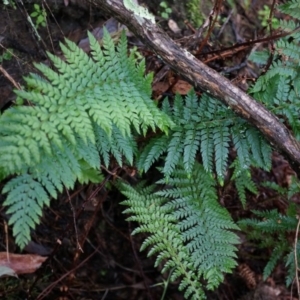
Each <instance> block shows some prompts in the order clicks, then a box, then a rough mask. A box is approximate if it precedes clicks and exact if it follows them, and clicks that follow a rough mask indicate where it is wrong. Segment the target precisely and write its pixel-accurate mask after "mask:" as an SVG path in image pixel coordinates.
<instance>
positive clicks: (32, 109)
mask: <svg viewBox="0 0 300 300" xmlns="http://www.w3.org/2000/svg"><path fill="white" fill-rule="evenodd" d="M89 38H90V45H91V50H92V51H91V57H89V56H88V55H87V54H86V53H84V52H83V51H82V50H81V49H80V48H78V47H77V46H76V45H75V44H74V43H72V42H70V41H68V40H66V41H65V45H63V44H61V49H62V51H63V54H64V56H65V58H66V60H65V61H63V60H61V59H59V58H58V57H56V56H53V55H51V54H50V53H49V54H48V55H49V58H50V60H51V62H52V63H53V65H54V66H55V68H56V71H54V70H52V69H51V68H49V67H47V66H45V65H43V64H37V65H36V68H37V69H38V70H39V71H40V72H41V74H42V75H43V77H41V76H40V75H37V74H31V76H29V77H27V78H25V81H26V83H27V84H28V90H21V91H16V94H17V95H18V97H19V101H20V100H23V101H29V102H28V105H26V106H25V105H20V106H15V107H13V108H10V109H8V110H7V111H5V112H4V113H3V114H2V115H1V117H0V127H1V132H0V157H1V161H0V175H1V176H0V177H1V179H4V178H7V177H10V176H11V175H17V177H15V178H13V179H11V180H10V181H8V182H7V184H6V185H5V186H4V188H3V190H2V192H3V193H7V198H6V200H5V202H4V205H5V206H7V207H8V210H7V213H8V214H10V215H11V217H10V221H9V224H11V225H13V234H14V236H15V237H16V242H17V244H18V245H19V246H21V247H24V246H25V245H26V243H27V242H28V241H29V239H30V229H33V228H34V227H35V224H37V223H38V222H39V218H40V216H41V215H42V208H43V206H44V205H49V199H50V196H51V197H53V198H56V197H57V192H62V190H63V188H64V187H65V188H68V189H71V188H73V187H74V183H75V182H76V180H78V181H79V182H81V183H84V182H87V181H97V182H98V181H101V180H102V176H101V172H100V164H101V161H102V162H103V164H105V165H106V166H108V164H109V159H110V155H111V154H112V155H113V156H114V157H115V158H116V160H117V162H118V163H119V164H120V165H122V157H125V158H126V159H127V161H128V163H131V164H132V162H133V157H134V155H135V153H136V149H137V146H136V143H135V140H134V139H133V136H132V130H133V129H134V131H135V132H137V133H143V134H145V133H146V131H147V129H148V128H152V130H155V128H156V127H158V128H159V129H160V130H162V131H164V132H166V131H167V130H168V127H169V126H171V125H172V123H171V121H170V119H169V118H168V117H167V116H166V115H165V114H164V113H163V112H161V111H160V110H159V109H158V108H157V107H156V105H155V104H154V102H153V101H152V100H151V98H150V96H151V80H152V77H151V74H150V75H148V76H144V71H145V65H144V62H143V61H142V62H141V63H139V64H137V62H136V60H135V59H134V53H132V54H131V55H130V56H129V57H128V55H127V40H126V36H125V34H124V33H123V35H122V38H121V40H120V42H119V43H118V45H117V47H116V48H115V45H114V43H113V41H112V39H111V38H110V36H109V34H108V32H107V31H105V34H104V41H103V49H101V48H100V46H99V44H98V42H97V40H96V39H95V38H94V37H93V35H91V34H89Z"/></svg>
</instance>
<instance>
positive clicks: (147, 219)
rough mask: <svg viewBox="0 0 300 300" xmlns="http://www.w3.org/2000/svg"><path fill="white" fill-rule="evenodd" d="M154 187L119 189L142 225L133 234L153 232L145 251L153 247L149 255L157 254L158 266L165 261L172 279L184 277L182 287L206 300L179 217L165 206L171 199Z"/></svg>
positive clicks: (122, 185) (194, 295)
mask: <svg viewBox="0 0 300 300" xmlns="http://www.w3.org/2000/svg"><path fill="white" fill-rule="evenodd" d="M154 188H155V187H154V186H151V187H146V188H145V189H144V188H142V189H141V188H138V190H137V189H134V188H133V187H131V186H129V185H126V184H123V183H121V184H119V189H120V190H121V192H122V193H123V194H124V195H125V196H126V197H127V198H128V199H127V200H125V201H123V202H122V204H123V205H126V206H127V207H128V208H127V209H126V210H125V211H124V213H129V214H131V215H132V216H131V217H129V219H128V220H131V221H137V222H139V224H140V226H139V227H138V228H137V229H136V230H135V231H134V232H133V234H136V233H140V232H147V233H150V236H149V237H148V238H147V239H146V240H145V241H144V243H143V244H142V247H141V250H143V249H145V248H148V247H150V250H149V254H148V255H153V254H157V259H156V263H155V265H156V266H157V265H158V264H159V263H161V262H164V268H163V271H162V272H166V271H167V270H170V269H173V268H174V270H173V273H172V276H171V279H172V280H175V279H176V278H179V277H181V278H183V279H182V281H181V284H180V287H179V289H180V290H185V293H186V296H187V297H191V299H204V298H205V295H204V292H203V288H202V287H201V285H200V282H199V280H198V278H197V277H196V276H195V271H196V270H195V269H194V268H193V267H192V265H191V263H190V261H189V255H188V251H187V249H186V247H185V245H184V242H183V239H182V235H181V233H180V230H179V228H178V226H177V225H176V218H175V216H174V215H172V211H171V210H170V209H169V208H168V207H166V206H164V205H163V204H164V203H165V202H166V201H168V199H166V198H164V197H160V196H159V195H157V194H153V193H151V191H153V189H154Z"/></svg>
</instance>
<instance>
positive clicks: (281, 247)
mask: <svg viewBox="0 0 300 300" xmlns="http://www.w3.org/2000/svg"><path fill="white" fill-rule="evenodd" d="M287 250H289V245H288V243H287V241H286V240H283V241H282V240H279V241H278V243H277V245H276V247H275V248H274V249H273V251H272V254H271V257H270V259H269V261H268V263H267V265H266V266H265V267H264V272H263V279H264V280H266V279H267V278H268V277H269V276H270V275H271V273H272V272H273V271H274V269H275V267H276V265H277V263H278V261H279V259H280V258H282V256H283V254H285V253H286V251H287Z"/></svg>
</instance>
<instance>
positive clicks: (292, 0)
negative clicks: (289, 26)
mask: <svg viewBox="0 0 300 300" xmlns="http://www.w3.org/2000/svg"><path fill="white" fill-rule="evenodd" d="M278 9H279V10H280V11H281V12H283V13H285V14H287V15H290V16H292V17H293V18H296V19H298V20H299V19H300V4H299V1H298V0H289V1H287V3H285V4H281V5H279V7H278Z"/></svg>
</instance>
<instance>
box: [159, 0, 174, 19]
mask: <svg viewBox="0 0 300 300" xmlns="http://www.w3.org/2000/svg"><path fill="white" fill-rule="evenodd" d="M159 7H160V15H161V17H162V18H164V19H169V17H170V14H171V13H172V9H171V8H170V7H169V5H168V3H167V2H166V1H161V2H160V3H159Z"/></svg>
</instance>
